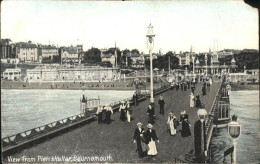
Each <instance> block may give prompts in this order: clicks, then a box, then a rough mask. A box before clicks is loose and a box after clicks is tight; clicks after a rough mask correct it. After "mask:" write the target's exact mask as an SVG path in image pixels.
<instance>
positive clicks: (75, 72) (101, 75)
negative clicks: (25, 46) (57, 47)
mask: <svg viewBox="0 0 260 164" xmlns="http://www.w3.org/2000/svg"><path fill="white" fill-rule="evenodd" d="M119 76H120V71H119V70H118V69H114V68H102V67H75V68H68V67H67V68H59V67H36V68H34V69H28V70H27V79H28V80H29V81H113V80H116V79H118V78H119Z"/></svg>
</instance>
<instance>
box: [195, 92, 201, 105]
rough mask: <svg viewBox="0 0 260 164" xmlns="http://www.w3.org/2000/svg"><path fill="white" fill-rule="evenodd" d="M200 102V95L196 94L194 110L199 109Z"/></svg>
mask: <svg viewBox="0 0 260 164" xmlns="http://www.w3.org/2000/svg"><path fill="white" fill-rule="evenodd" d="M200 106H201V102H200V95H199V94H198V93H197V95H196V108H200Z"/></svg>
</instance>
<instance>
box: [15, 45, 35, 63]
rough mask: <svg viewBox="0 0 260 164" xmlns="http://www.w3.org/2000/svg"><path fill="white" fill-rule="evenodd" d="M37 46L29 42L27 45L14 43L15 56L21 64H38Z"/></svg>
mask: <svg viewBox="0 0 260 164" xmlns="http://www.w3.org/2000/svg"><path fill="white" fill-rule="evenodd" d="M37 48H38V47H37V45H36V44H33V43H32V42H31V41H29V42H28V43H25V42H20V43H16V47H15V49H16V54H17V55H16V56H17V57H18V58H19V60H20V61H21V62H25V63H27V62H28V63H35V62H39V57H38V49H37Z"/></svg>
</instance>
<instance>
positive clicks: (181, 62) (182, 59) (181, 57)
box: [176, 51, 191, 66]
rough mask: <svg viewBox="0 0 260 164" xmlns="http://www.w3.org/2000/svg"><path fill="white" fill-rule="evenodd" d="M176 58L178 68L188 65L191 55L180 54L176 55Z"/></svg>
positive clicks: (187, 53) (186, 53)
mask: <svg viewBox="0 0 260 164" xmlns="http://www.w3.org/2000/svg"><path fill="white" fill-rule="evenodd" d="M176 57H177V58H178V59H179V65H180V66H185V65H190V62H191V55H190V53H189V52H187V51H186V52H180V54H176Z"/></svg>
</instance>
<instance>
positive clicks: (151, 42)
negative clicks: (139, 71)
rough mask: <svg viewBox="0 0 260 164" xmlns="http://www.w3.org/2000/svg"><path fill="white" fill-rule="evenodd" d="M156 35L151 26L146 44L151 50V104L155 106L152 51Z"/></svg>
mask: <svg viewBox="0 0 260 164" xmlns="http://www.w3.org/2000/svg"><path fill="white" fill-rule="evenodd" d="M154 37H155V35H154V33H153V26H152V25H151V24H150V25H149V26H148V33H147V35H146V38H147V40H146V44H147V48H148V49H149V54H150V102H151V103H152V104H153V103H154V98H153V54H152V50H153V47H154Z"/></svg>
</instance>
